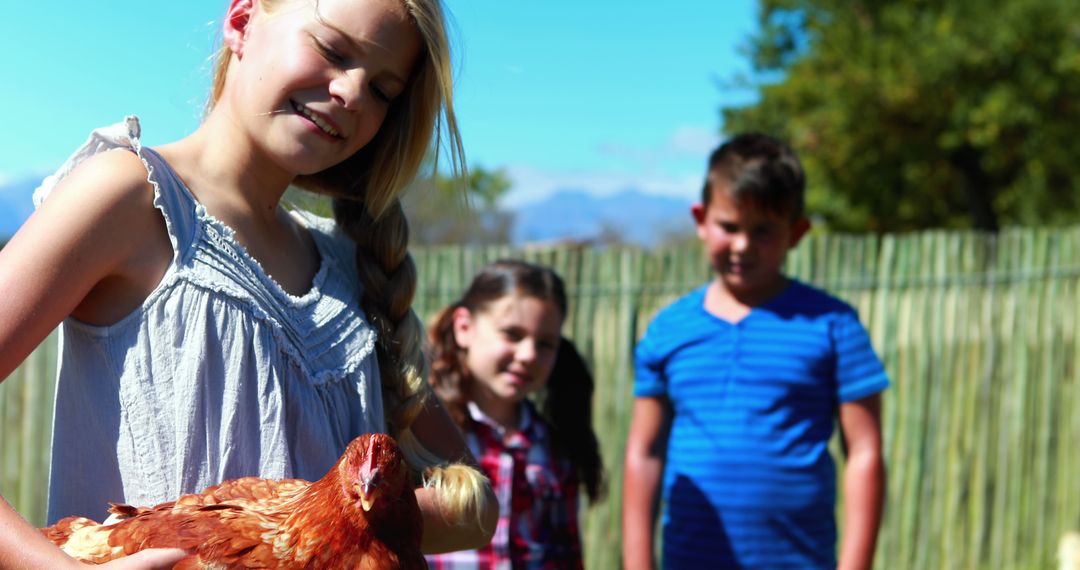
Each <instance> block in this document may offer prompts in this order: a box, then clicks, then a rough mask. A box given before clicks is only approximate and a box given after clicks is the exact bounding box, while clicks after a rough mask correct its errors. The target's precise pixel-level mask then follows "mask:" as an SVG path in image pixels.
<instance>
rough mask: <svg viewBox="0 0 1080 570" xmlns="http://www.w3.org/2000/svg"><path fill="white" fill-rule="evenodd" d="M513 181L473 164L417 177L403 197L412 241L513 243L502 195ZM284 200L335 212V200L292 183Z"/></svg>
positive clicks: (294, 205)
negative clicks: (458, 171) (461, 170)
mask: <svg viewBox="0 0 1080 570" xmlns="http://www.w3.org/2000/svg"><path fill="white" fill-rule="evenodd" d="M510 185H511V183H510V178H509V177H508V176H507V175H506V173H505V172H504V171H503V170H501V169H500V170H488V169H486V168H483V167H481V166H476V167H473V168H470V169H469V173H468V175H467V176H461V177H453V176H446V175H444V174H442V173H439V172H436V173H434V174H432V175H430V176H424V177H420V178H418V179H417V180H416V181H414V182H413V184H412V186H411V187H410V188H409V189H408V190H407V191H406V192H405V194H404V196H403V197H402V207H403V208H404V209H405V214H406V216H408V219H409V241H410V243H412V244H413V245H432V244H442V243H459V244H492V243H508V242H509V241H510V230H511V228H512V227H513V215H512V214H510V213H508V212H504V211H503V210H501V209H500V208H499V200H500V199H502V197H503V196H505V195H506V192H507V191H508V190H510ZM285 202H286V203H287V204H288V206H289V207H291V208H300V209H302V210H307V211H310V212H314V213H315V214H318V215H320V216H325V217H328V218H329V217H333V208H332V206H331V200H330V198H328V197H326V196H322V195H319V194H313V193H311V192H305V191H303V190H301V189H299V188H296V187H290V188H289V189H288V190H287V191H286V193H285Z"/></svg>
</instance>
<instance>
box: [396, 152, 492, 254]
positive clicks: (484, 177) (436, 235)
mask: <svg viewBox="0 0 1080 570" xmlns="http://www.w3.org/2000/svg"><path fill="white" fill-rule="evenodd" d="M510 186H511V183H510V178H509V177H508V176H507V175H506V173H505V172H504V171H503V170H488V169H486V168H483V167H481V166H473V167H470V168H469V173H468V175H467V176H465V177H461V178H457V177H450V176H446V175H444V174H442V173H436V174H435V175H434V176H431V177H428V178H424V179H421V180H419V181H417V183H416V184H414V187H413V188H410V189H409V191H408V192H406V193H405V197H404V198H403V200H402V203H403V206H404V208H405V213H406V214H407V215H408V217H409V230H410V235H411V241H412V243H414V244H417V245H432V244H443V243H458V244H474V245H475V244H493V243H508V242H509V241H510V230H511V228H512V226H513V215H512V214H510V213H508V212H505V211H503V210H501V209H500V208H499V200H500V199H501V198H502V197H503V196H505V195H506V192H507V191H508V190H509V189H510Z"/></svg>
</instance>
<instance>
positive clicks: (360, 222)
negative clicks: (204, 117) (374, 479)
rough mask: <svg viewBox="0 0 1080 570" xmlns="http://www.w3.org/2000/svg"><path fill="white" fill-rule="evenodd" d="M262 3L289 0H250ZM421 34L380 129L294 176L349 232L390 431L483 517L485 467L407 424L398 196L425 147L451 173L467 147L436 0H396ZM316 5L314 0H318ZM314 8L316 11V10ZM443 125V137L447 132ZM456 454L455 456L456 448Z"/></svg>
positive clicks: (415, 354) (417, 345)
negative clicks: (326, 163) (439, 451)
mask: <svg viewBox="0 0 1080 570" xmlns="http://www.w3.org/2000/svg"><path fill="white" fill-rule="evenodd" d="M257 1H259V2H261V5H262V7H263V9H264V11H265V12H267V13H268V14H269V13H272V12H273V11H274V10H275V9H276V8H277V7H278V5H280V4H282V3H283V2H288V1H290V0H257ZM402 4H403V5H404V7H405V9H406V10H407V12H408V13H409V15H410V17H411V18H412V21H413V24H414V25H415V26H416V30H417V31H418V32H419V34H420V37H421V39H422V41H423V43H424V49H423V50H422V52H421V56H420V59H419V60H418V61H417V62H416V64H415V67H414V69H413V72H412V76H411V77H410V79H409V85H408V86H407V87H406V90H405V92H404V93H402V95H401V96H399V97H398V98H396V99H395V101H394V103H393V104H392V105H391V107H390V109H389V111H388V112H387V115H386V119H385V120H384V121H383V124H382V126H381V127H380V129H379V132H378V133H377V134H376V135H375V137H374V138H373V139H372V140H371V142H369V143H368V144H367V145H365V146H364V147H363V148H362V149H360V150H359V151H358V152H357V153H356V154H354V155H353V156H352V157H350V158H348V159H346V160H345V161H344V162H342V163H340V164H337V165H335V166H333V167H331V168H328V169H327V170H324V171H322V172H318V173H315V174H311V175H306V176H300V177H297V179H296V180H295V181H294V184H295V185H297V186H299V187H301V188H304V189H306V190H310V191H312V192H317V193H321V194H326V195H329V196H332V197H333V198H334V217H335V219H336V220H337V223H338V225H339V226H340V227H341V229H342V230H343V231H344V232H345V233H346V234H347V235H348V236H349V237H351V238H352V239H353V240H354V241H355V242H356V246H357V247H356V267H357V270H358V272H359V275H360V281H361V283H362V284H363V289H364V293H363V298H362V299H360V304H361V306H362V307H363V309H364V312H365V313H366V314H367V316H368V320H369V321H370V322H371V324H372V325H373V326H374V327H375V328H376V330H377V331H378V334H379V342H378V344H377V346H376V352H377V355H378V359H379V371H380V376H381V378H382V398H383V407H384V408H385V409H386V415H387V431H388V432H389V433H390V435H391V436H393V437H394V439H396V440H397V441H398V444H399V445H400V446H401V448H402V451H403V452H404V454H405V457H406V459H407V461H408V462H409V464H410V466H411V467H413V469H414V470H416V471H417V472H418V473H421V474H422V475H423V478H424V485H425V486H427V487H432V488H435V489H437V490H438V492H439V495H440V499H441V501H440V503H441V504H442V505H443V507H444V509H445V512H446V513H447V514H449V515H450V516H451V517H452V519H458V520H460V521H461V522H462V523H465V522H466V521H469V519H472V520H474V521H479V520H480V514H481V513H483V512H484V511H485V510H486V505H485V504H484V497H485V493H484V487H485V484H486V483H485V477H484V476H483V475H482V474H481V473H480V472H479V471H477V470H476V469H473V468H471V467H467V466H464V465H460V464H453V465H452V464H450V462H449V461H448V458H440V457H437V456H435V455H434V454H432V453H431V452H429V451H428V450H426V449H425V448H424V447H423V446H422V445H421V444H420V442H419V441H417V439H416V437H415V436H414V435H413V433H412V430H411V429H410V426H411V424H412V422H413V420H414V419H415V418H416V416H417V415H418V414H419V413H420V411H421V410H422V409H423V407H424V405H425V401H426V400H427V398H429V397H431V390H430V388H429V387H428V384H427V381H426V378H427V364H426V361H425V358H424V354H423V352H422V342H423V338H424V326H423V323H422V322H421V320H420V318H419V317H418V316H417V315H416V313H415V311H413V310H412V299H413V295H414V293H415V291H416V266H415V264H414V263H413V260H412V256H411V255H409V251H408V243H409V227H408V223H407V221H406V219H405V214H404V212H403V211H402V208H401V202H400V201H399V199H398V198H399V196H400V195H401V193H402V191H403V190H404V189H405V187H406V186H407V185H408V184H409V183H410V182H412V180H413V179H414V178H415V177H416V174H417V172H418V171H419V170H420V166H421V164H422V163H423V162H424V158H425V156H426V155H427V153H428V150H429V149H431V148H432V145H433V144H434V148H435V150H436V152H435V155H436V157H437V156H438V150H439V149H440V148H443V147H445V148H446V151H447V154H448V155H449V158H450V167H451V170H452V171H453V172H454V173H458V174H461V173H464V172H465V165H464V149H463V148H462V144H461V136H460V134H459V132H458V127H457V121H456V119H455V117H454V107H453V81H452V74H451V62H450V45H449V40H448V38H447V33H446V24H445V21H446V20H445V14H444V11H443V8H442V5H441V3H440V0H402ZM315 10H316V14H317V13H318V0H315ZM316 17H317V16H316ZM231 58H232V52H231V51H230V50H229V48H228V46H222V48H221V50H220V51H219V52H218V56H217V65H216V68H215V71H214V78H213V84H212V88H211V93H210V99H209V101H208V102H207V111H208V112H209V111H210V110H211V109H212V108H213V106H214V104H215V103H216V102H217V101H218V99H219V98H220V97H221V95H222V92H223V91H224V87H225V78H226V75H227V73H228V67H229V62H230V61H231ZM444 133H445V139H444ZM455 459H456V458H455Z"/></svg>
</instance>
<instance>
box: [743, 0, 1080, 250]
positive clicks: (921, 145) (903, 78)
mask: <svg viewBox="0 0 1080 570" xmlns="http://www.w3.org/2000/svg"><path fill="white" fill-rule="evenodd" d="M759 25H760V29H759V30H758V32H757V33H756V34H755V35H754V36H753V37H752V38H751V40H750V43H749V45H748V47H747V51H748V55H749V57H750V60H751V63H752V65H753V69H754V71H755V73H754V77H753V80H752V82H753V86H754V87H755V88H756V89H757V90H758V93H759V95H760V97H759V98H758V100H757V102H756V103H754V104H752V105H749V106H745V107H729V108H724V109H722V113H723V117H724V130H725V131H726V132H728V133H734V132H740V131H747V130H761V131H765V132H771V133H773V134H777V135H779V136H781V137H783V138H785V139H786V140H788V141H790V142H791V143H792V145H793V146H794V147H795V149H796V151H798V152H799V154H800V156H801V157H802V159H803V162H804V164H805V166H806V169H807V174H808V177H809V189H808V195H807V205H808V209H809V211H810V212H811V213H812V214H815V215H817V216H820V217H822V218H824V220H825V221H826V222H827V223H828V224H829V225H831V226H833V227H837V228H842V229H859V230H865V229H870V230H878V231H884V230H903V229H917V228H925V227H939V226H945V227H975V228H980V229H987V230H996V229H997V228H998V227H999V226H1000V225H1003V224H1046V223H1063V222H1073V221H1076V220H1078V219H1080V192H1077V188H1078V183H1080V139H1078V137H1077V134H1078V131H1080V10H1077V9H1076V6H1075V5H1074V3H1073V2H1072V0H957V1H955V2H932V1H929V0H847V1H841V0H761V8H760V13H759ZM769 78H772V79H775V80H774V81H768V79H769ZM777 78H778V79H777Z"/></svg>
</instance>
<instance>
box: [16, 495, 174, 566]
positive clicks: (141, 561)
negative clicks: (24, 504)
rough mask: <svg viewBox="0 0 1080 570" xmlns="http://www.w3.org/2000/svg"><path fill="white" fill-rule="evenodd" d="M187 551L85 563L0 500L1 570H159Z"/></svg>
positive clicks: (152, 552)
mask: <svg viewBox="0 0 1080 570" xmlns="http://www.w3.org/2000/svg"><path fill="white" fill-rule="evenodd" d="M184 556H187V552H185V551H183V550H179V549H175V548H169V549H162V548H158V549H153V550H144V551H142V552H139V553H137V554H134V555H132V556H128V557H126V558H121V559H119V560H115V561H113V562H109V563H108V564H102V565H100V566H93V565H91V564H83V563H81V562H79V561H77V560H75V559H74V558H72V557H70V556H68V555H67V554H64V553H63V552H61V551H60V549H59V548H57V547H56V546H54V545H53V543H52V542H49V540H48V539H47V538H45V535H43V534H41V533H40V532H38V530H37V529H36V528H34V527H32V526H30V523H28V522H26V521H25V520H23V518H22V517H20V516H19V514H18V513H16V512H15V509H13V508H11V505H9V504H8V502H7V501H5V500H4V499H3V498H2V497H0V568H3V569H4V570H16V569H17V570H37V569H39V568H56V569H57V570H63V569H65V568H107V569H109V570H142V569H146V570H157V569H158V568H161V569H167V568H172V567H173V565H174V564H176V562H177V561H179V560H180V559H181V558H183V557H184Z"/></svg>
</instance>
